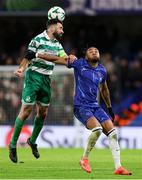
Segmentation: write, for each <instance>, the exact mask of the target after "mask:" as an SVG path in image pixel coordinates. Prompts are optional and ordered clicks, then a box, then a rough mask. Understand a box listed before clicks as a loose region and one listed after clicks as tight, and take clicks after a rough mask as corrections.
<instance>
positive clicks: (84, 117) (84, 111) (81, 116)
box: [74, 106, 110, 125]
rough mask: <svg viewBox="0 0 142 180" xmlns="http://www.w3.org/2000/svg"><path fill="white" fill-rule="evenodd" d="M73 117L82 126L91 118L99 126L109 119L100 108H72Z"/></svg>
mask: <svg viewBox="0 0 142 180" xmlns="http://www.w3.org/2000/svg"><path fill="white" fill-rule="evenodd" d="M74 115H75V117H76V118H77V119H78V120H79V121H80V122H81V123H83V124H84V125H86V123H87V121H88V119H89V118H91V117H95V118H96V119H97V120H98V121H99V123H100V124H102V123H103V122H104V121H106V120H108V119H110V117H109V116H108V115H107V113H106V112H105V111H104V110H103V109H102V108H101V107H100V106H98V107H79V106H77V107H74Z"/></svg>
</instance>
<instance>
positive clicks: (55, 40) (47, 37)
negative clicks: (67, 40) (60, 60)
mask: <svg viewBox="0 0 142 180" xmlns="http://www.w3.org/2000/svg"><path fill="white" fill-rule="evenodd" d="M43 34H44V36H45V37H46V39H48V40H50V41H53V42H57V39H56V38H55V39H50V37H49V36H48V34H47V31H46V30H45V31H44V32H43Z"/></svg>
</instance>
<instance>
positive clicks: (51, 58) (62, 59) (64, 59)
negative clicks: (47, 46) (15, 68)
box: [36, 53, 68, 65]
mask: <svg viewBox="0 0 142 180" xmlns="http://www.w3.org/2000/svg"><path fill="white" fill-rule="evenodd" d="M36 57H37V58H41V59H44V60H47V61H51V62H54V63H56V64H63V65H67V60H68V57H58V56H54V55H49V54H47V53H37V54H36Z"/></svg>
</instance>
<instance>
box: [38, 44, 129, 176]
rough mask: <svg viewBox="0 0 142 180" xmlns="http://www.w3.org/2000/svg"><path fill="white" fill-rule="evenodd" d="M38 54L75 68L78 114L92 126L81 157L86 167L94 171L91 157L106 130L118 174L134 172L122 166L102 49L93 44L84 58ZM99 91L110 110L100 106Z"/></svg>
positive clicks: (75, 99) (84, 122) (79, 118)
mask: <svg viewBox="0 0 142 180" xmlns="http://www.w3.org/2000/svg"><path fill="white" fill-rule="evenodd" d="M36 56H37V57H39V58H43V59H46V60H48V61H54V62H55V63H57V64H64V65H66V66H67V67H68V68H74V76H75V95H74V115H75V116H76V118H77V119H78V120H79V121H80V122H82V123H83V124H84V125H85V126H86V128H87V129H89V130H91V134H90V136H89V138H88V142H87V145H86V147H85V149H84V153H83V156H82V158H81V160H80V166H81V167H82V169H83V170H85V171H86V172H88V173H91V167H90V164H89V160H88V158H89V154H90V152H91V150H92V148H93V147H94V146H95V144H96V142H97V140H98V138H99V137H100V135H101V133H102V131H105V134H106V135H107V137H108V140H109V146H110V149H111V152H112V156H113V159H114V164H115V171H114V174H119V175H131V173H130V172H129V171H128V170H126V169H124V168H123V167H122V166H121V162H120V147H119V144H118V137H117V133H116V130H115V128H114V125H113V121H114V113H113V111H112V107H111V100H110V94H109V89H108V86H107V82H106V77H107V72H106V69H105V67H104V66H103V65H102V64H101V63H100V53H99V50H98V49H97V48H95V47H90V48H88V49H87V50H86V53H85V58H80V59H77V58H76V57H75V56H73V55H70V56H69V57H68V58H60V57H56V56H50V55H47V54H46V53H44V54H36ZM98 91H100V93H101V96H102V98H103V100H104V102H105V104H106V106H107V108H108V114H107V113H106V112H105V111H104V110H103V109H102V108H101V107H100V105H99V103H98V101H97V93H98Z"/></svg>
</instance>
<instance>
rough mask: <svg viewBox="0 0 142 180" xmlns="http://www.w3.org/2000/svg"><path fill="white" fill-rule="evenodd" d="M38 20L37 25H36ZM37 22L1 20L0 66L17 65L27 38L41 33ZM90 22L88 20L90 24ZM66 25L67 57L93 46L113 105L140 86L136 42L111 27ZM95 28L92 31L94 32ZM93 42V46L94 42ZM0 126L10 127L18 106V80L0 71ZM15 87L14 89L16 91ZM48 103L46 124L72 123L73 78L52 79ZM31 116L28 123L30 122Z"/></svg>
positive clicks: (140, 51)
mask: <svg viewBox="0 0 142 180" xmlns="http://www.w3.org/2000/svg"><path fill="white" fill-rule="evenodd" d="M37 21H38V25H37ZM7 22H8V23H7ZM39 22H40V21H39V20H38V19H33V20H32V28H31V27H30V23H31V21H28V20H26V19H25V18H24V19H23V20H14V19H13V20H12V21H11V22H9V21H7V19H3V20H1V25H2V26H3V27H4V28H2V29H1V30H0V38H1V42H2V43H3V44H2V46H1V47H0V65H4V66H6V65H10V66H11V65H19V64H20V62H21V59H22V57H23V56H24V53H25V51H26V49H27V46H28V43H29V42H30V40H31V38H32V37H34V36H35V35H37V34H38V33H40V32H42V31H43V30H44V29H45V28H43V27H45V25H44V26H43V25H42V24H45V22H44V21H43V20H42V21H41V25H42V26H41V25H39V24H40V23H39ZM90 23H91V21H90ZM69 25H70V24H66V26H65V28H64V30H65V34H64V37H63V41H62V44H63V47H64V49H65V51H66V53H67V54H75V55H76V56H77V57H80V56H82V54H83V51H84V48H87V47H89V46H92V45H93V46H96V47H98V48H99V50H100V53H101V63H102V64H103V65H104V66H105V67H106V69H107V71H108V85H109V88H110V94H111V100H112V102H113V104H119V103H120V102H121V101H122V99H123V98H124V96H125V95H126V94H128V93H130V92H131V91H134V90H136V89H138V88H140V87H142V48H141V47H140V45H139V38H138V43H137V46H136V47H135V48H132V47H133V44H134V45H135V44H136V40H133V38H132V39H128V38H127V37H126V36H125V37H124V36H123V35H121V36H120V34H119V33H118V29H116V27H115V26H114V25H111V24H108V25H107V26H102V25H98V24H97V25H96V24H95V25H94V27H93V26H91V27H92V28H90V24H89V21H88V24H87V26H83V25H82V24H81V23H79V22H78V21H76V20H75V19H74V26H75V27H76V28H75V29H74V28H70V29H68V27H69ZM94 29H95V32H94ZM94 42H95V43H94ZM0 84H1V86H0V124H2V123H4V124H9V123H11V124H13V122H14V120H15V117H16V116H17V113H18V111H19V107H20V104H21V99H20V98H21V91H22V80H19V79H17V78H16V77H14V75H13V74H12V72H3V71H2V72H1V71H0ZM17 87H18V88H17ZM52 91H53V92H52V102H51V105H50V110H49V115H48V121H47V124H50V125H52V124H56V125H72V124H73V110H72V101H73V75H72V74H62V75H60V76H53V79H52ZM33 115H34V112H33V114H32V115H31V117H30V120H29V123H32V120H33Z"/></svg>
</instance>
